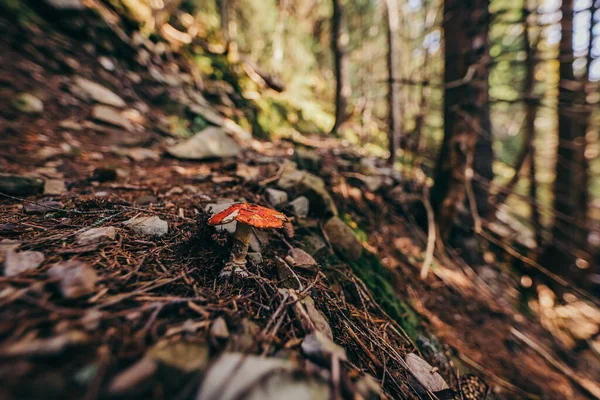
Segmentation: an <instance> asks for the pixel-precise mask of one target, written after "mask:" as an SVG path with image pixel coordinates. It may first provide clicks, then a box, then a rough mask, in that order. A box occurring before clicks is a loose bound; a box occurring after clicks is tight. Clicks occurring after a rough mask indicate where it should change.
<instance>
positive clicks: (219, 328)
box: [210, 317, 229, 339]
mask: <svg viewBox="0 0 600 400" xmlns="http://www.w3.org/2000/svg"><path fill="white" fill-rule="evenodd" d="M210 335H211V336H212V337H214V338H215V339H227V338H228V337H229V329H227V322H225V319H224V318H223V317H219V318H217V319H215V320H214V321H213V323H212V325H211V326H210Z"/></svg>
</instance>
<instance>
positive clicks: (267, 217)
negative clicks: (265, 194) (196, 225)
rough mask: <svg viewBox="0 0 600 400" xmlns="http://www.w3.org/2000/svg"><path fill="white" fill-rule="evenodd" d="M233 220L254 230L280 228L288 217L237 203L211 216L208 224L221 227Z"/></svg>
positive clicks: (254, 206) (253, 205)
mask: <svg viewBox="0 0 600 400" xmlns="http://www.w3.org/2000/svg"><path fill="white" fill-rule="evenodd" d="M234 220H235V221H238V222H241V223H243V224H247V225H250V226H254V227H256V228H281V227H283V223H284V222H287V221H289V219H288V217H286V216H285V215H284V214H282V213H280V212H279V211H275V210H272V209H270V208H267V207H262V206H259V205H256V204H248V203H237V204H232V205H231V206H230V207H228V208H227V209H225V210H223V211H221V212H220V213H217V214H215V215H213V216H212V217H211V218H210V219H209V220H208V223H209V224H210V225H223V224H227V223H229V222H232V221H234Z"/></svg>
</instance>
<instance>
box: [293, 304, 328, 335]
mask: <svg viewBox="0 0 600 400" xmlns="http://www.w3.org/2000/svg"><path fill="white" fill-rule="evenodd" d="M300 303H301V304H302V305H303V306H304V309H305V310H306V313H307V314H308V316H309V317H310V320H311V321H312V323H313V324H314V325H315V329H316V330H317V331H319V332H321V333H322V334H323V335H325V336H326V337H327V338H328V339H329V340H333V331H332V330H331V326H330V325H329V321H328V320H327V318H326V317H325V315H324V314H323V313H322V312H321V311H319V310H318V309H317V307H315V301H314V300H313V298H312V297H310V296H307V297H305V298H303V299H302V300H300Z"/></svg>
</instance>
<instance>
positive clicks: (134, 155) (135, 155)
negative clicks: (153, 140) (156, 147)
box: [127, 147, 160, 162]
mask: <svg viewBox="0 0 600 400" xmlns="http://www.w3.org/2000/svg"><path fill="white" fill-rule="evenodd" d="M127 156H128V157H129V158H131V159H132V160H133V161H135V162H142V161H146V160H153V161H158V160H160V156H159V155H158V154H156V153H155V152H154V151H152V150H150V149H145V148H143V147H136V148H133V149H130V150H129V151H128V152H127Z"/></svg>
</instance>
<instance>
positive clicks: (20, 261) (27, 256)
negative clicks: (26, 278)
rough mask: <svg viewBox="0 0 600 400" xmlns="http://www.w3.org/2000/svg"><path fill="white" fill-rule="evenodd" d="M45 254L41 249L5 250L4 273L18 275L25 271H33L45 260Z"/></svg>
mask: <svg viewBox="0 0 600 400" xmlns="http://www.w3.org/2000/svg"><path fill="white" fill-rule="evenodd" d="M44 258H45V257H44V254H43V253H41V252H39V251H31V250H27V251H21V252H18V253H17V252H16V251H15V250H14V249H8V250H7V251H4V275H6V276H16V275H19V274H22V273H23V272H28V271H33V270H35V269H37V268H38V267H39V266H40V265H41V264H42V262H44Z"/></svg>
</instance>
